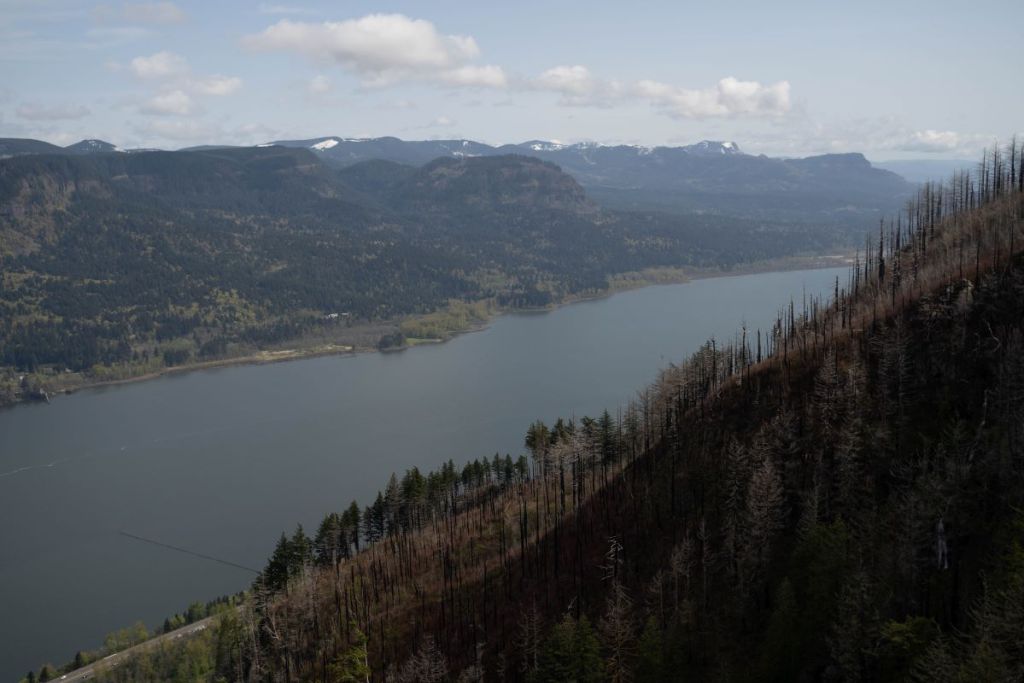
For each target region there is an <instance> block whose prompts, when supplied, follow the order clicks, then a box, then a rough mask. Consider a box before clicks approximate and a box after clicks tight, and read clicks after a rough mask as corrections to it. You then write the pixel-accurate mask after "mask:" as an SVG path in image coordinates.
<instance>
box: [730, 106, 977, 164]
mask: <svg viewBox="0 0 1024 683" xmlns="http://www.w3.org/2000/svg"><path fill="white" fill-rule="evenodd" d="M768 123H769V124H770V125H768V126H767V127H766V128H763V129H760V130H758V129H757V128H749V129H748V130H747V131H746V132H745V138H746V140H747V143H746V144H744V148H745V149H747V151H750V152H764V153H768V154H783V155H787V156H803V155H807V154H824V153H843V152H863V153H865V154H867V155H869V156H872V157H876V158H877V157H894V156H895V157H906V156H907V154H906V153H908V152H909V153H913V154H914V155H920V154H940V155H942V156H944V157H963V158H971V157H974V156H977V155H978V154H979V153H980V151H981V150H982V149H983V148H984V147H986V146H988V145H991V144H992V142H993V139H992V137H991V136H988V135H982V134H977V133H967V132H961V131H951V130H933V129H924V130H919V129H917V128H915V127H911V126H909V125H907V124H906V123H905V122H904V121H901V120H900V119H897V118H895V117H876V118H857V119H844V120H837V121H830V122H825V123H822V122H819V121H814V120H811V119H810V118H808V117H807V116H806V115H803V114H797V115H795V116H792V117H788V118H785V119H771V120H769V122H768Z"/></svg>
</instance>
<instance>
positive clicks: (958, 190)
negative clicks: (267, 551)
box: [98, 145, 1024, 681]
mask: <svg viewBox="0 0 1024 683" xmlns="http://www.w3.org/2000/svg"><path fill="white" fill-rule="evenodd" d="M1021 153H1022V149H1021V148H1019V147H1017V146H1016V145H1013V146H1011V147H1010V148H1008V149H1007V150H1006V151H1005V152H1004V151H1003V150H999V151H997V152H995V153H994V154H992V155H990V156H987V157H986V159H985V161H984V162H983V164H982V165H981V167H980V169H979V172H978V174H977V175H973V174H958V175H957V176H956V177H954V179H953V180H952V181H951V182H950V183H948V184H946V185H943V186H937V185H927V186H925V187H924V188H923V189H922V190H921V193H920V195H919V196H918V198H917V199H916V200H915V201H914V202H913V203H911V204H910V205H909V206H908V207H907V210H906V212H904V213H902V214H901V215H900V216H899V218H898V219H894V220H893V221H892V222H891V223H887V224H883V225H882V227H881V230H880V232H879V234H878V239H877V241H876V242H874V243H873V244H872V245H870V248H869V250H868V251H867V253H866V254H864V255H863V258H862V259H861V260H860V261H859V262H858V263H857V265H856V266H855V267H854V268H853V269H852V270H851V272H850V276H849V278H848V281H847V282H846V283H843V284H844V286H843V287H840V282H838V281H837V283H836V290H835V293H834V301H832V302H831V303H829V304H826V303H825V302H822V301H818V300H816V299H812V300H808V301H805V302H802V303H801V304H799V305H798V304H796V303H795V302H794V304H793V305H791V306H790V307H789V308H788V309H787V310H784V311H781V312H780V313H779V315H778V317H777V320H776V323H775V324H774V326H773V327H772V329H770V330H744V331H743V333H742V335H740V336H738V338H737V342H736V343H735V344H732V345H726V346H722V345H719V344H717V343H716V342H714V341H711V342H708V343H707V345H705V346H704V347H703V348H702V349H701V350H700V351H698V352H697V353H696V354H694V355H693V356H692V357H691V358H690V359H688V360H687V361H685V362H683V363H680V364H678V365H673V366H670V367H669V368H666V369H665V370H664V372H663V373H662V375H661V377H660V378H659V379H658V381H657V382H655V383H654V384H653V385H652V386H650V387H648V388H646V389H645V390H643V391H642V392H640V393H639V394H638V397H637V399H636V400H635V401H633V402H631V403H630V404H629V405H628V406H626V407H625V409H624V410H622V411H621V412H619V413H618V414H616V415H612V414H609V413H607V412H606V413H604V414H603V415H601V416H599V417H597V418H593V419H591V418H580V419H572V420H558V421H556V422H554V423H553V424H550V425H548V424H545V423H543V422H537V423H535V424H533V425H530V426H529V428H528V430H527V431H526V436H525V439H524V448H525V450H526V451H527V453H528V454H529V457H525V456H524V457H521V458H513V457H511V456H508V457H506V456H501V455H497V454H496V455H495V456H494V457H493V458H491V457H489V458H487V459H484V460H478V461H475V462H472V463H469V464H467V465H465V466H464V467H462V468H459V467H457V466H456V465H455V464H454V463H447V464H445V465H443V466H442V467H441V468H440V469H438V470H437V471H434V472H429V473H426V474H424V473H422V472H420V471H418V470H416V469H411V470H409V471H407V472H406V473H405V474H404V475H403V476H401V477H398V476H393V477H392V478H391V480H390V481H389V482H388V483H387V486H386V487H385V488H384V489H383V490H382V491H381V492H380V493H379V494H378V495H377V497H376V499H375V500H374V501H373V502H372V503H370V504H369V505H366V506H365V507H360V505H359V504H357V503H353V504H351V505H349V506H348V507H347V508H345V509H344V511H343V512H333V513H328V514H327V515H326V516H325V517H324V520H323V523H322V524H321V525H320V528H319V529H317V530H316V532H315V534H314V535H312V536H309V535H307V534H306V532H305V531H304V530H303V529H302V528H301V527H300V528H298V529H296V530H295V532H294V533H292V534H291V535H282V536H281V538H280V541H279V543H278V546H277V548H276V550H275V552H274V554H273V556H272V557H271V558H270V560H269V562H268V564H267V566H266V568H265V569H264V571H263V572H262V573H261V575H260V577H259V578H258V579H257V580H256V582H255V583H254V585H253V587H252V590H251V591H250V593H249V595H248V597H247V600H246V602H245V603H244V604H243V605H242V606H241V607H240V609H238V610H237V611H232V612H230V613H229V614H227V615H225V617H224V618H223V619H222V620H221V621H220V622H219V625H218V626H217V629H216V632H215V633H212V634H207V635H206V636H204V639H203V640H202V641H199V642H197V644H196V645H195V647H194V649H193V650H192V651H186V650H184V649H182V648H178V649H167V650H161V651H159V652H158V653H156V654H149V655H141V656H140V657H138V658H136V659H135V660H133V662H134V663H131V664H130V665H129V666H128V667H125V668H123V669H120V670H111V671H101V672H99V677H98V680H111V681H114V680H131V679H132V676H134V675H135V674H136V673H138V672H140V671H150V672H152V671H159V672H160V675H162V676H163V677H165V678H168V679H170V678H173V677H175V676H178V675H180V674H183V673H184V672H187V671H194V672H197V674H196V676H195V677H198V678H201V679H205V680H223V681H236V680H237V681H249V680H252V681H256V680H270V681H298V680H324V681H353V680H369V679H372V680H391V681H443V680H466V681H473V680H484V679H486V680H528V681H563V680H593V681H598V680H613V681H625V680H638V681H669V680H711V679H714V680H737V681H748V680H749V681H754V680H756V681H793V680H830V681H831V680H836V681H846V680H849V681H860V680H875V681H907V680H913V681H936V680H937V681H975V680H985V681H989V680H991V681H1011V680H1020V679H1021V677H1022V676H1024V669H1022V666H1024V664H1022V663H1024V640H1022V634H1024V515H1022V509H1024V449H1022V443H1024V441H1022V438H1024V433H1022V425H1024V308H1022V306H1024V296H1022V294H1024V256H1022V255H1021V247H1022V244H1024V242H1022V240H1024V169H1022V166H1021ZM140 667H141V668H140Z"/></svg>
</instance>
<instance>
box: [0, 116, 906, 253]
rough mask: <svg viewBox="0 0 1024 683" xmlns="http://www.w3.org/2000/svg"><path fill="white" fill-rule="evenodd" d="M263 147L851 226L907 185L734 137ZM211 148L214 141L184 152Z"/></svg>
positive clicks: (13, 151)
mask: <svg viewBox="0 0 1024 683" xmlns="http://www.w3.org/2000/svg"><path fill="white" fill-rule="evenodd" d="M267 146H281V147H290V148H304V149H309V150H310V151H311V152H313V153H314V154H316V155H317V157H319V158H320V159H321V160H323V161H324V162H325V163H326V164H328V165H330V166H332V167H336V168H344V167H346V166H351V165H353V164H357V163H359V162H362V161H371V160H381V161H391V162H396V163H400V164H404V165H408V166H422V165H424V164H427V163H429V162H431V161H433V160H434V159H438V158H456V159H459V158H471V157H488V156H503V155H508V154H518V155H523V156H531V157H536V158H539V159H542V160H544V161H550V162H552V163H554V164H557V165H558V166H559V167H560V168H561V169H562V170H563V171H565V172H566V173H568V174H570V175H571V176H572V177H573V178H575V179H576V180H577V182H579V183H580V185H581V186H582V187H583V188H584V189H586V191H587V193H588V194H589V195H590V197H591V198H593V199H594V201H596V202H597V203H598V204H600V205H602V206H604V207H606V208H611V209H621V210H640V211H663V212H668V213H674V214H680V215H690V214H694V213H704V214H715V215H720V216H730V217H741V218H747V219H751V220H770V221H785V222H799V223H808V224H826V225H829V226H841V227H844V228H847V229H852V230H855V231H857V232H858V234H859V232H860V231H861V229H862V228H863V227H864V226H865V225H870V224H872V223H874V222H875V221H876V220H877V218H879V217H880V216H882V215H885V214H886V213H888V212H891V211H894V210H897V209H899V208H900V207H901V206H902V205H903V203H904V202H905V201H906V200H907V199H908V198H909V197H910V196H911V195H912V194H913V192H914V191H915V187H916V186H915V185H914V184H913V183H911V182H908V181H907V180H904V179H903V178H902V177H900V176H899V175H897V174H896V173H893V172H891V171H887V170H884V169H880V168H876V167H874V166H872V164H871V163H870V162H868V161H867V159H865V158H864V156H863V155H861V154H855V153H854V154H826V155H820V156H812V157H806V158H802V159H782V158H769V157H766V156H764V155H751V154H745V153H744V152H743V151H742V150H741V149H740V146H739V145H738V144H736V143H735V142H720V141H710V140H705V141H702V142H699V143H696V144H693V145H686V146H680V147H666V146H660V147H641V146H635V145H611V146H609V145H600V144H595V143H577V144H571V145H566V144H561V143H558V142H551V141H543V140H531V141H528V142H523V143H520V144H508V145H500V146H492V145H487V144H484V143H480V142H474V141H472V140H420V141H406V140H400V139H398V138H395V137H381V138H344V137H337V136H330V137H321V138H309V139H304V140H278V141H275V142H271V143H266V144H265V145H261V147H267ZM211 149H218V147H216V146H209V145H207V146H202V147H195V148H189V149H187V150H183V151H209V150H211ZM115 150H117V148H116V147H114V146H113V145H111V144H110V143H105V142H102V141H98V140H84V141H82V142H79V143H76V144H75V145H71V146H69V147H65V148H60V147H56V146H54V145H49V144H48V143H45V142H41V141H38V140H16V139H10V138H7V139H0V157H2V156H14V155H23V154H41V153H42V154H89V153H102V152H112V151H115Z"/></svg>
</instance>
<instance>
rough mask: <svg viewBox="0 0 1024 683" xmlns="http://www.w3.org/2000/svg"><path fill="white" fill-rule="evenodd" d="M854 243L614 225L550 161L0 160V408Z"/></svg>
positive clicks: (800, 228)
mask: <svg viewBox="0 0 1024 683" xmlns="http://www.w3.org/2000/svg"><path fill="white" fill-rule="evenodd" d="M860 240H861V236H860V235H853V234H852V233H850V231H849V230H846V229H843V228H841V227H837V226H831V227H823V226H821V225H815V224H810V223H805V222H796V223H786V222H771V221H762V220H749V219H744V218H739V217H724V216H718V215H714V214H697V213H694V214H692V215H689V216H685V217H682V216H676V215H669V214H662V213H657V212H621V211H609V210H604V209H601V208H600V207H598V206H597V205H596V204H594V203H593V202H592V201H591V200H590V199H589V198H588V197H587V195H586V193H585V192H584V191H583V190H582V188H581V187H580V186H579V184H577V183H576V181H575V180H573V179H572V178H571V177H570V176H568V175H566V174H565V173H563V172H562V171H561V170H560V169H559V168H558V167H557V166H555V165H553V164H551V163H548V162H543V161H540V160H538V159H534V158H530V157H523V156H514V155H512V156H494V157H485V158H466V159H438V160H436V161H434V162H431V163H429V164H427V165H426V166H423V167H420V168H417V167H411V166H403V165H401V164H395V163H390V162H382V161H368V162H364V163H361V164H356V165H354V166H349V167H347V168H344V169H336V168H333V167H329V166H327V165H325V164H323V163H322V162H321V161H320V160H319V159H318V158H317V157H316V156H315V155H314V154H313V153H312V152H310V151H309V150H305V149H286V148H282V147H266V148H237V149H217V150H205V151H193V152H144V153H135V154H117V153H109V154H92V155H83V156H69V155H57V154H39V155H27V156H21V157H13V158H8V159H3V160H0V404H3V403H9V402H12V401H14V400H17V399H19V398H34V397H43V396H45V395H46V391H47V390H50V391H53V390H54V389H60V388H61V387H63V386H64V385H66V384H67V383H68V382H71V381H72V378H73V379H74V381H75V382H77V383H78V384H81V383H87V382H90V381H104V380H119V379H126V378H130V377H133V376H138V375H145V374H152V373H155V372H159V371H161V370H163V369H164V368H169V367H175V366H182V365H189V364H195V363H198V362H204V361H214V360H218V359H225V358H238V357H244V356H249V355H251V354H253V353H254V352H257V351H259V350H262V349H274V348H281V347H282V346H283V345H285V344H290V343H294V342H296V341H297V340H302V339H305V338H317V339H321V340H328V341H329V342H330V343H333V344H336V345H341V346H344V347H346V348H347V347H353V346H355V347H360V348H373V347H376V346H381V347H386V346H394V345H399V346H400V345H402V344H403V343H404V338H403V337H398V336H396V333H398V332H399V331H400V327H399V326H400V325H401V324H402V323H403V321H404V322H405V324H407V325H412V326H413V327H414V328H415V327H416V324H415V319H416V317H417V316H424V315H427V314H431V313H436V312H438V311H444V310H449V309H451V308H452V307H453V306H454V307H458V306H460V305H463V304H472V305H484V306H486V307H489V308H490V309H493V310H500V309H506V308H521V307H540V306H547V305H551V304H553V303H557V302H560V301H563V300H565V299H567V298H571V297H578V296H587V295H593V294H598V293H601V292H604V291H607V290H608V288H609V281H610V279H614V278H615V277H616V276H618V275H620V274H623V273H637V272H642V271H648V270H651V269H666V268H670V269H679V268H690V269H701V270H712V271H721V270H724V271H728V270H730V269H733V268H735V267H737V266H743V265H745V264H750V263H752V262H756V261H763V260H771V259H779V258H782V257H786V256H790V255H793V254H815V253H822V252H824V251H826V250H828V249H833V248H835V247H836V246H837V245H838V246H845V247H847V248H849V247H850V245H851V244H854V243H860ZM410 316H412V317H411V318H410ZM443 328H444V326H442V330H441V333H442V334H450V333H451V332H452V331H459V330H458V329H451V326H450V325H449V326H448V328H449V329H443ZM424 329H427V330H429V326H421V327H420V332H419V334H424V332H423V330H424ZM427 333H429V331H428V332H427ZM405 336H413V337H415V336H416V331H415V329H414V331H413V333H412V334H406V335H405ZM72 383H73V382H72Z"/></svg>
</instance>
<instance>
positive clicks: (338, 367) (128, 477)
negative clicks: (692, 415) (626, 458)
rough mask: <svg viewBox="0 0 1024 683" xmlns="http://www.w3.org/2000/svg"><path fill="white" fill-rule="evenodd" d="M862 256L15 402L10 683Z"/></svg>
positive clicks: (2, 598) (0, 583)
mask: <svg viewBox="0 0 1024 683" xmlns="http://www.w3.org/2000/svg"><path fill="white" fill-rule="evenodd" d="M840 273H842V274H845V270H837V269H830V270H812V271H795V272H788V273H766V274H758V275H747V276H739V277H730V278H717V279H710V280H700V281H696V282H691V283H688V284H684V285H669V286H661V287H649V288H646V289H640V290H635V291H631V292H625V293H622V294H617V295H615V296H612V297H610V298H608V299H602V300H597V301H590V302H585V303H580V304H575V305H572V306H567V307H564V308H561V309H558V310H556V311H553V312H547V313H531V314H516V315H508V316H504V317H502V318H500V319H498V320H496V321H495V322H494V324H493V325H491V326H490V327H489V328H488V329H486V330H484V331H482V332H478V333H474V334H468V335H464V336H461V337H458V338H456V339H454V340H453V341H451V342H449V343H447V344H441V345H437V346H427V347H419V348H415V349H411V350H409V351H405V352H402V353H393V354H364V355H359V356H354V357H326V358H315V359H309V360H300V361H293V362H288V363H280V364H276V365H262V366H245V367H234V368H223V369H217V370H206V371H199V372H192V373H188V374H181V375H174V376H169V377H164V378H161V379H157V380H153V381H149V382H142V383H138V384H130V385H124V386H119V387H110V388H101V389H94V390H88V391H82V392H79V393H76V394H74V395H72V396H68V397H61V398H58V399H57V400H55V401H54V402H53V404H51V405H30V406H20V407H17V408H14V409H11V410H7V411H0V680H3V681H6V680H17V677H18V676H20V675H23V674H24V672H26V671H27V670H28V669H29V668H33V667H38V666H39V665H40V664H41V663H42V662H44V661H52V662H54V663H57V664H60V663H63V662H64V661H67V660H68V659H70V658H71V657H72V656H73V655H74V652H75V650H76V649H78V648H92V647H96V646H98V645H99V644H100V643H101V641H102V638H103V635H104V634H105V633H107V632H109V631H112V630H115V629H117V628H120V627H123V626H127V625H129V624H131V623H133V622H134V621H136V620H140V619H141V620H143V621H144V622H145V623H146V624H147V625H148V626H150V627H151V628H152V627H155V626H159V625H160V624H161V623H162V622H163V618H164V617H165V616H168V615H170V614H172V613H174V612H177V611H181V610H182V609H183V608H184V607H186V606H187V604H188V603H189V602H190V601H193V600H208V599H211V598H214V597H216V596H218V595H223V594H226V593H232V592H235V591H238V590H240V589H242V588H245V587H246V586H247V585H248V584H249V582H250V581H251V580H252V574H249V573H247V572H246V571H244V570H242V569H238V568H234V567H230V566H226V565H223V564H218V563H216V562H211V561H209V560H204V559H201V558H198V557H195V556H191V555H187V554H184V553H180V552H176V551H173V550H170V549H167V548H164V547H160V546H157V545H151V544H147V543H144V542H140V541H138V540H134V539H132V538H129V537H127V536H124V535H123V534H122V533H121V532H127V533H130V534H134V535H137V536H143V537H146V538H151V539H154V540H157V541H159V542H161V543H166V544H170V545H174V546H180V547H183V548H187V549H190V550H193V551H195V552H198V553H202V554H206V555H211V556H215V557H219V558H223V559H225V560H228V561H231V562H234V563H237V564H240V565H244V566H248V567H253V568H256V569H259V568H260V567H262V566H263V563H264V561H265V559H266V557H267V556H268V555H269V553H270V551H271V550H272V549H273V546H274V542H275V541H276V538H277V536H278V534H279V533H280V532H281V531H282V530H285V529H287V530H291V529H293V528H294V526H295V524H296V523H298V522H301V523H302V524H304V525H305V526H306V528H307V530H315V528H316V524H317V523H318V522H319V519H320V518H321V517H322V515H323V514H324V513H325V512H327V511H329V510H338V509H341V508H343V507H344V506H345V505H347V504H348V502H349V501H351V500H352V499H353V498H355V499H358V500H359V501H360V503H361V504H363V505H365V503H366V502H368V501H369V500H370V499H371V497H372V496H373V495H375V493H376V491H377V489H378V488H381V487H382V486H383V485H384V484H385V483H386V479H387V477H388V475H389V474H390V473H391V472H392V471H398V472H401V471H403V470H405V469H406V468H409V467H411V466H413V465H418V466H419V467H421V468H431V467H434V466H436V465H438V464H440V463H441V462H443V461H445V460H447V459H448V458H453V459H454V460H455V462H456V463H462V462H463V461H465V460H467V459H472V458H474V457H479V456H483V455H492V454H493V453H494V452H495V451H500V452H501V453H503V454H504V453H506V452H508V453H512V454H513V455H516V454H518V453H520V452H521V451H522V442H523V434H524V432H525V430H526V427H527V425H528V424H529V423H530V422H531V421H533V420H535V419H537V418H542V419H544V420H546V421H551V420H553V419H554V418H556V417H558V416H560V415H561V416H569V415H571V414H575V415H584V414H591V415H593V414H597V413H599V412H600V411H601V410H603V409H604V408H608V409H610V410H612V411H614V409H615V408H616V407H617V406H620V405H622V404H623V403H624V402H625V401H627V400H628V399H629V398H630V397H631V396H633V395H634V392H635V391H636V390H637V389H639V388H641V387H642V386H643V385H644V384H646V383H647V382H649V381H651V380H652V379H654V377H655V376H656V374H657V371H658V369H659V368H661V367H663V366H665V365H666V364H667V363H669V362H671V361H678V360H680V359H682V358H683V357H685V356H686V355H687V354H689V353H690V352H692V351H694V350H695V349H696V348H697V347H698V346H699V345H700V344H701V343H702V342H703V341H705V340H706V339H707V338H708V337H710V336H716V337H718V338H719V339H721V340H731V339H732V338H733V335H734V332H735V331H736V330H737V329H738V328H739V326H740V325H741V324H742V323H743V322H744V321H745V322H746V323H747V325H748V326H749V327H757V326H762V327H766V326H767V325H768V323H769V322H770V321H771V320H772V319H773V317H774V312H775V311H776V310H777V309H778V308H779V307H781V306H783V305H785V304H787V303H788V302H789V299H790V297H794V298H796V299H797V300H798V301H799V300H800V298H801V297H802V296H803V293H804V291H806V292H808V293H823V292H824V293H828V292H830V291H831V287H832V284H833V282H834V279H835V277H836V275H837V274H840Z"/></svg>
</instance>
